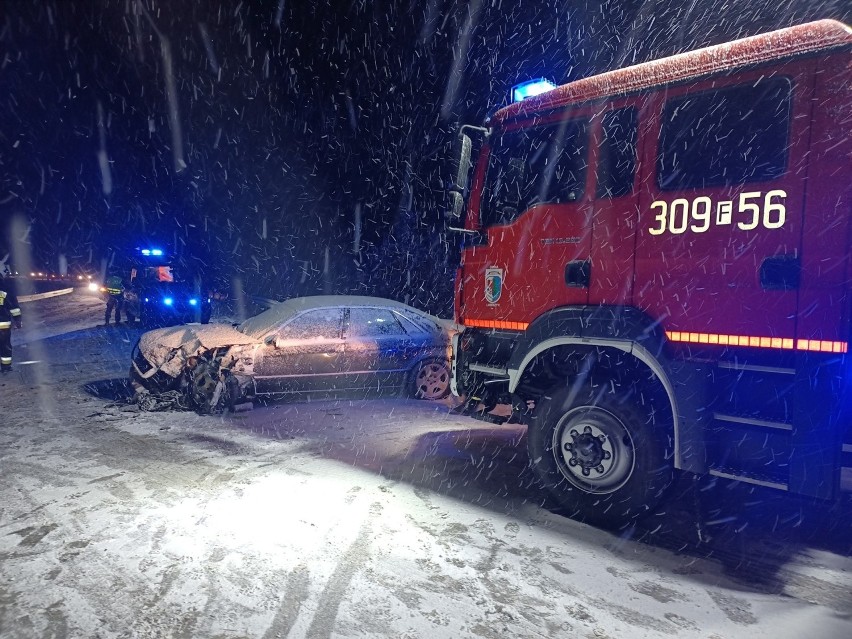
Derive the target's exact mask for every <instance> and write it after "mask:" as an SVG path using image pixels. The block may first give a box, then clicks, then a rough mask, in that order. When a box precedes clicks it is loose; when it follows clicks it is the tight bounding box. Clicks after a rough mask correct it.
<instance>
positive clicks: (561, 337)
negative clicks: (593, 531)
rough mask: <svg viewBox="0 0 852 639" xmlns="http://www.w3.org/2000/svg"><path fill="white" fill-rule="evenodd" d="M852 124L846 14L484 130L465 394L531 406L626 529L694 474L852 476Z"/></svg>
mask: <svg viewBox="0 0 852 639" xmlns="http://www.w3.org/2000/svg"><path fill="white" fill-rule="evenodd" d="M850 130H852V30H850V29H849V27H847V26H846V25H844V24H841V23H839V22H835V21H831V20H823V21H819V22H813V23H810V24H805V25H802V26H796V27H792V28H789V29H783V30H780V31H775V32H772V33H767V34H764V35H760V36H756V37H750V38H745V39H742V40H737V41H734V42H730V43H726V44H723V45H719V46H713V47H709V48H706V49H701V50H697V51H693V52H690V53H684V54H680V55H676V56H673V57H670V58H666V59H660V60H656V61H653V62H649V63H645V64H640V65H637V66H634V67H630V68H625V69H621V70H617V71H612V72H608V73H604V74H601V75H598V76H595V77H590V78H585V79H582V80H579V81H576V82H572V83H570V84H566V85H563V86H561V87H558V88H555V89H553V90H550V91H546V92H544V93H541V94H540V95H536V96H534V97H528V98H526V99H522V100H520V101H518V102H516V103H514V104H511V105H510V106H507V107H505V108H503V109H501V110H500V111H498V112H497V113H496V114H495V115H494V116H493V117H491V118H490V119H489V120H488V121H487V122H486V124H485V126H484V127H471V126H465V127H462V130H461V132H460V139H461V142H462V145H461V146H462V151H461V157H460V161H459V170H458V176H457V178H456V183H455V184H454V186H453V189H452V193H451V194H452V197H453V213H452V214H453V215H454V216H455V217H456V218H459V219H463V223H457V226H459V227H463V228H458V229H456V230H458V231H461V232H462V233H463V247H462V255H461V265H460V268H459V269H458V273H457V277H456V288H455V296H456V299H455V309H456V321H457V322H459V323H460V324H462V325H463V326H464V330H463V331H462V332H461V333H460V334H459V335H457V336H456V338H455V341H454V345H453V346H454V348H453V350H454V358H453V390H454V392H455V393H456V394H457V395H459V396H462V397H464V398H465V399H466V407H467V409H468V411H469V412H473V411H478V412H480V413H487V412H488V411H489V410H491V409H492V407H494V406H496V405H497V404H498V403H499V404H509V403H511V406H512V411H513V414H512V417H513V418H514V419H515V420H519V421H522V422H524V423H526V424H527V426H528V446H529V453H530V460H531V464H532V466H533V468H534V470H535V472H536V474H537V475H538V477H539V478H540V480H541V481H542V483H543V485H544V486H545V487H546V488H547V489H549V490H550V491H551V492H552V493H553V494H554V495H556V497H557V498H558V499H559V500H560V501H561V503H562V504H563V505H564V506H565V507H566V509H567V510H568V511H569V512H570V513H573V516H575V517H577V518H579V519H583V520H585V521H589V522H591V523H595V524H597V525H602V526H619V525H624V524H625V523H626V522H629V521H631V520H632V519H633V518H634V517H636V516H638V515H641V514H642V513H644V512H646V511H648V510H649V509H650V508H651V507H652V506H653V505H654V504H655V503H656V502H657V501H659V500H660V499H661V498H662V496H663V495H664V494H665V491H666V489H667V487H668V486H669V485H670V484H671V483H672V482H673V478H674V475H675V473H676V472H677V471H688V472H692V473H709V474H712V475H716V476H719V477H724V478H730V479H734V480H739V481H742V482H750V483H754V484H759V485H762V486H767V487H771V488H776V489H778V490H785V491H790V492H792V493H797V494H802V495H808V496H813V497H818V498H825V499H831V498H835V497H838V496H839V495H840V493H841V492H842V491H843V489H844V488H846V489H847V490H849V489H852V459H850V458H852V420H850V417H851V416H852V407H850V401H851V400H852V389H850V382H852V360H850V354H849V353H848V349H849V344H850V339H852V262H850V241H852V223H850V222H851V221H852V137H850ZM474 142H478V144H479V146H480V150H479V153H478V157H477V158H476V160H475V162H474V163H473V164H471V149H472V145H473V143H474ZM471 167H473V176H472V180H471V182H470V187H469V189H468V173H469V172H470V171H469V169H470V168H471ZM468 191H469V194H468V197H467V198H466V199H465V198H464V195H463V194H465V193H468ZM844 465H845V467H844Z"/></svg>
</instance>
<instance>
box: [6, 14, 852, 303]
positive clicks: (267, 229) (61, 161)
mask: <svg viewBox="0 0 852 639" xmlns="http://www.w3.org/2000/svg"><path fill="white" fill-rule="evenodd" d="M850 5H852V3H850V1H849V0H830V1H828V2H822V3H820V2H807V1H799V0H780V1H779V0H775V1H769V0H749V1H746V0H730V1H728V2H721V1H719V2H711V1H707V2H700V3H699V2H696V1H687V2H662V1H659V0H649V1H646V2H641V1H639V0H628V1H622V2H609V3H600V2H593V1H586V2H562V1H550V2H532V1H530V0H527V1H524V0H472V1H470V2H465V1H462V0H421V1H415V0H408V1H404V0H375V1H368V0H349V1H339V2H338V1H335V0H318V1H317V2H307V1H304V0H303V1H294V0H289V1H288V0H268V1H260V0H254V1H249V0H244V1H243V2H236V1H233V0H209V1H207V2H202V1H200V0H199V1H198V2H189V1H186V2H175V1H169V2H166V1H165V0H139V1H138V2H137V1H135V0H84V1H78V2H73V1H71V0H69V1H62V0H53V1H51V0H36V1H35V2H33V1H32V0H26V1H20V2H19V1H16V0H5V1H4V2H2V4H0V58H2V62H0V105H2V113H3V117H2V118H0V225H2V230H3V235H2V236H0V258H2V257H3V254H5V252H6V251H7V250H13V252H14V257H15V260H16V261H17V262H18V263H19V264H21V265H22V266H24V267H25V268H27V267H26V265H25V262H26V259H27V256H30V257H31V260H32V265H33V266H37V267H40V268H48V269H53V270H58V269H59V265H60V262H61V260H62V259H63V257H64V259H66V260H67V262H68V263H69V264H70V265H71V267H72V268H73V267H76V266H81V267H88V268H91V269H93V270H98V269H100V268H101V267H102V264H103V260H110V259H116V258H115V256H120V255H121V254H122V252H123V251H126V250H128V249H130V248H133V247H135V246H138V245H140V244H143V243H148V242H149V241H156V242H159V243H161V244H163V245H165V246H166V247H167V248H168V249H169V250H172V251H174V252H176V253H178V254H180V255H181V256H182V258H183V259H184V261H186V262H187V263H188V264H190V265H194V266H204V267H205V268H206V269H207V271H208V272H210V273H211V274H215V275H217V276H218V277H219V278H220V279H221V280H223V281H228V280H229V278H231V277H233V276H234V275H237V276H239V277H241V278H242V279H243V280H244V281H245V282H246V283H247V287H248V288H249V290H250V291H252V292H261V291H263V292H267V293H274V294H278V295H286V296H290V295H295V294H306V293H313V292H321V291H323V290H326V291H330V292H363V293H373V294H382V295H387V296H391V297H397V298H402V297H403V294H402V292H401V291H402V287H403V286H404V285H406V284H407V283H408V282H409V281H410V282H411V284H410V287H411V289H412V290H413V291H415V293H414V298H413V299H416V300H417V301H419V302H420V305H422V306H425V307H430V306H431V307H435V305H438V306H440V305H441V304H444V303H445V300H446V299H447V297H446V294H447V292H448V291H449V284H450V282H451V279H452V273H453V271H454V268H455V265H454V263H453V261H454V259H455V257H454V254H453V250H452V248H451V246H452V243H453V242H454V241H455V239H454V238H453V237H452V236H451V235H449V236H448V235H447V234H446V233H445V232H444V231H443V221H442V218H441V213H442V210H443V206H444V195H443V188H442V183H443V180H445V179H446V176H447V169H448V166H449V162H448V161H449V159H450V158H451V156H452V155H453V150H452V147H453V138H454V130H455V127H456V126H457V125H458V124H459V123H460V122H468V123H479V122H481V121H482V120H483V118H484V117H486V116H487V114H488V113H490V112H492V111H494V110H495V109H496V108H498V107H500V106H502V105H503V104H505V102H506V99H507V96H508V88H509V87H510V86H511V85H512V84H513V83H515V82H517V81H519V80H523V79H527V78H530V77H536V76H542V75H543V76H547V77H549V78H550V79H552V80H554V81H556V82H565V81H568V80H573V79H577V78H580V77H584V76H586V75H589V74H591V73H593V72H596V71H602V70H606V69H610V68H615V67H618V66H623V65H625V64H630V63H635V62H641V61H643V60H647V59H651V58H653V57H659V56H661V55H666V54H669V53H674V52H677V51H682V50H686V49H692V48H696V47H698V46H704V45H708V44H715V43H718V42H723V41H726V40H729V39H732V38H734V37H737V36H745V35H752V34H754V33H759V32H762V31H766V30H770V29H773V28H778V27H783V26H788V25H790V24H795V23H799V22H803V21H805V20H808V19H814V18H821V17H834V18H839V19H844V20H846V21H847V22H849V21H850V20H852V7H850ZM164 43H167V44H165V45H164ZM169 59H170V60H171V64H168V60H169ZM178 128H179V135H178V134H176V131H177V129H178ZM106 167H108V170H106ZM357 212H360V215H358V213H357ZM357 219H360V224H356V220H357ZM326 254H327V255H328V258H327V261H328V265H329V266H328V269H327V271H328V275H324V271H325V270H326V266H325V264H326ZM60 256H63V257H60ZM418 291H419V293H418ZM438 300H441V301H440V302H438ZM437 310H442V309H437Z"/></svg>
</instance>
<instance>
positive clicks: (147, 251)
mask: <svg viewBox="0 0 852 639" xmlns="http://www.w3.org/2000/svg"><path fill="white" fill-rule="evenodd" d="M141 253H142V255H150V254H151V249H142V251H141Z"/></svg>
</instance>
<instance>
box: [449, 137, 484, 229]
mask: <svg viewBox="0 0 852 639" xmlns="http://www.w3.org/2000/svg"><path fill="white" fill-rule="evenodd" d="M468 129H470V130H472V131H476V132H478V133H482V134H485V135H487V133H488V131H487V129H482V128H479V127H472V126H467V125H465V126H463V127H462V128H461V130H460V131H459V141H460V142H461V146H460V148H459V155H458V165H457V166H456V177H455V180H454V181H453V184H452V185H451V186H450V210H449V211H448V215H450V217H452V218H454V219H459V218H461V217H462V213H463V212H464V196H465V192H466V191H467V182H468V178H469V175H470V154H471V149H472V148H473V141H472V140H471V139H470V136H468V135H467V134H466V133H465V131H466V130H468Z"/></svg>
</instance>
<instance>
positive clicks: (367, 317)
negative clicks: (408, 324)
mask: <svg viewBox="0 0 852 639" xmlns="http://www.w3.org/2000/svg"><path fill="white" fill-rule="evenodd" d="M347 334H348V335H349V336H350V337H388V336H390V335H405V329H404V328H403V327H402V325H401V324H400V323H399V320H398V319H397V318H396V316H395V315H394V314H393V313H392V312H391V311H389V310H387V309H384V308H351V309H349V328H348V330H347Z"/></svg>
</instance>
